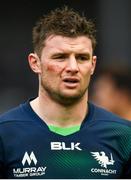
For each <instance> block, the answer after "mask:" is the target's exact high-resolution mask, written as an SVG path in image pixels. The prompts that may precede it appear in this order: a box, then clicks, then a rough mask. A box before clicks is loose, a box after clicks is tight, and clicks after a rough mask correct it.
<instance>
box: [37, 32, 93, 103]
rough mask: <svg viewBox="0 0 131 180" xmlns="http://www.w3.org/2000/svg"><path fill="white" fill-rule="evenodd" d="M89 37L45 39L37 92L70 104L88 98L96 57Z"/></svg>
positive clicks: (56, 36)
mask: <svg viewBox="0 0 131 180" xmlns="http://www.w3.org/2000/svg"><path fill="white" fill-rule="evenodd" d="M92 53H93V50H92V43H91V40H90V39H89V38H88V37H85V36H80V37H77V38H69V37H63V36H58V35H54V36H53V35H52V36H50V37H48V38H47V40H46V42H45V46H44V48H43V50H42V53H41V58H40V69H41V70H40V73H39V80H40V93H44V94H46V95H47V96H49V97H50V98H51V99H52V100H53V101H54V100H55V101H57V102H59V103H62V104H71V103H73V102H76V101H78V100H80V99H81V98H82V97H84V96H87V89H88V85H89V81H90V76H91V74H93V72H94V68H95V64H96V56H93V55H92Z"/></svg>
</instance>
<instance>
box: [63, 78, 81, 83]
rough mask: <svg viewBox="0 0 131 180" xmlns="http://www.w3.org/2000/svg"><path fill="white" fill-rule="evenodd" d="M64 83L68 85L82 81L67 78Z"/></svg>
mask: <svg viewBox="0 0 131 180" xmlns="http://www.w3.org/2000/svg"><path fill="white" fill-rule="evenodd" d="M63 81H64V82H66V83H78V82H79V81H80V80H79V79H78V78H72V77H66V78H64V79H63Z"/></svg>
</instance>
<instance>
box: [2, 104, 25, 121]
mask: <svg viewBox="0 0 131 180" xmlns="http://www.w3.org/2000/svg"><path fill="white" fill-rule="evenodd" d="M26 106H28V105H27V103H24V104H20V105H19V106H17V107H14V108H12V109H10V110H8V111H6V112H5V113H3V114H1V115H0V124H3V123H6V122H10V121H18V120H19V121H20V120H23V118H24V117H25V116H27V115H26V112H25V110H24V109H25V107H26Z"/></svg>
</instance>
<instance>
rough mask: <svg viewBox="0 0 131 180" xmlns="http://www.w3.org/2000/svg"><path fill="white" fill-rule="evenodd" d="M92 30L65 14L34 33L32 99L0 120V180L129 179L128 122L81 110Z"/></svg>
mask: <svg viewBox="0 0 131 180" xmlns="http://www.w3.org/2000/svg"><path fill="white" fill-rule="evenodd" d="M95 44H96V40H95V29H94V25H93V23H92V22H91V21H88V20H87V19H86V18H85V17H83V16H80V15H79V14H78V13H77V12H75V11H73V10H72V9H69V8H67V7H64V8H62V9H56V10H54V11H51V12H50V13H49V14H48V15H46V16H44V17H43V18H41V19H40V21H39V22H38V23H37V24H36V26H35V27H34V29H33V45H34V53H31V54H29V58H28V59H29V64H30V67H31V69H32V70H33V71H34V72H35V73H36V74H38V77H39V92H38V97H37V98H35V99H31V100H30V101H28V102H26V103H24V104H21V105H20V106H19V107H16V108H15V109H13V110H10V111H9V112H6V113H5V114H3V115H1V117H0V138H1V139H0V140H1V141H0V176H1V178H37V179H38V178H42V179H71V178H73V179H83V178H84V179H91V178H99V179H103V178H109V179H110V178H115V179H116V178H129V177H131V167H130V165H129V164H130V153H131V127H130V124H129V122H128V121H126V120H123V119H120V118H118V117H117V116H115V115H113V114H111V113H109V112H107V111H105V110H103V109H101V108H98V107H96V106H94V105H93V104H91V103H89V102H88V86H89V82H90V77H91V75H92V74H93V73H94V69H95V65H96V56H95V55H94V54H93V51H94V48H95Z"/></svg>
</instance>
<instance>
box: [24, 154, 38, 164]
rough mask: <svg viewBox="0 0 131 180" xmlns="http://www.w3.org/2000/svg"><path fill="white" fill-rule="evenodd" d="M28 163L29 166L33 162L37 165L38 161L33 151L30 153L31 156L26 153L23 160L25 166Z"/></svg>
mask: <svg viewBox="0 0 131 180" xmlns="http://www.w3.org/2000/svg"><path fill="white" fill-rule="evenodd" d="M26 162H27V163H28V165H30V164H31V162H33V163H34V164H35V165H36V164H37V159H36V157H35V154H34V153H33V151H32V152H31V153H30V155H29V154H28V152H25V154H24V157H23V159H22V164H23V166H24V165H25V163H26Z"/></svg>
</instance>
